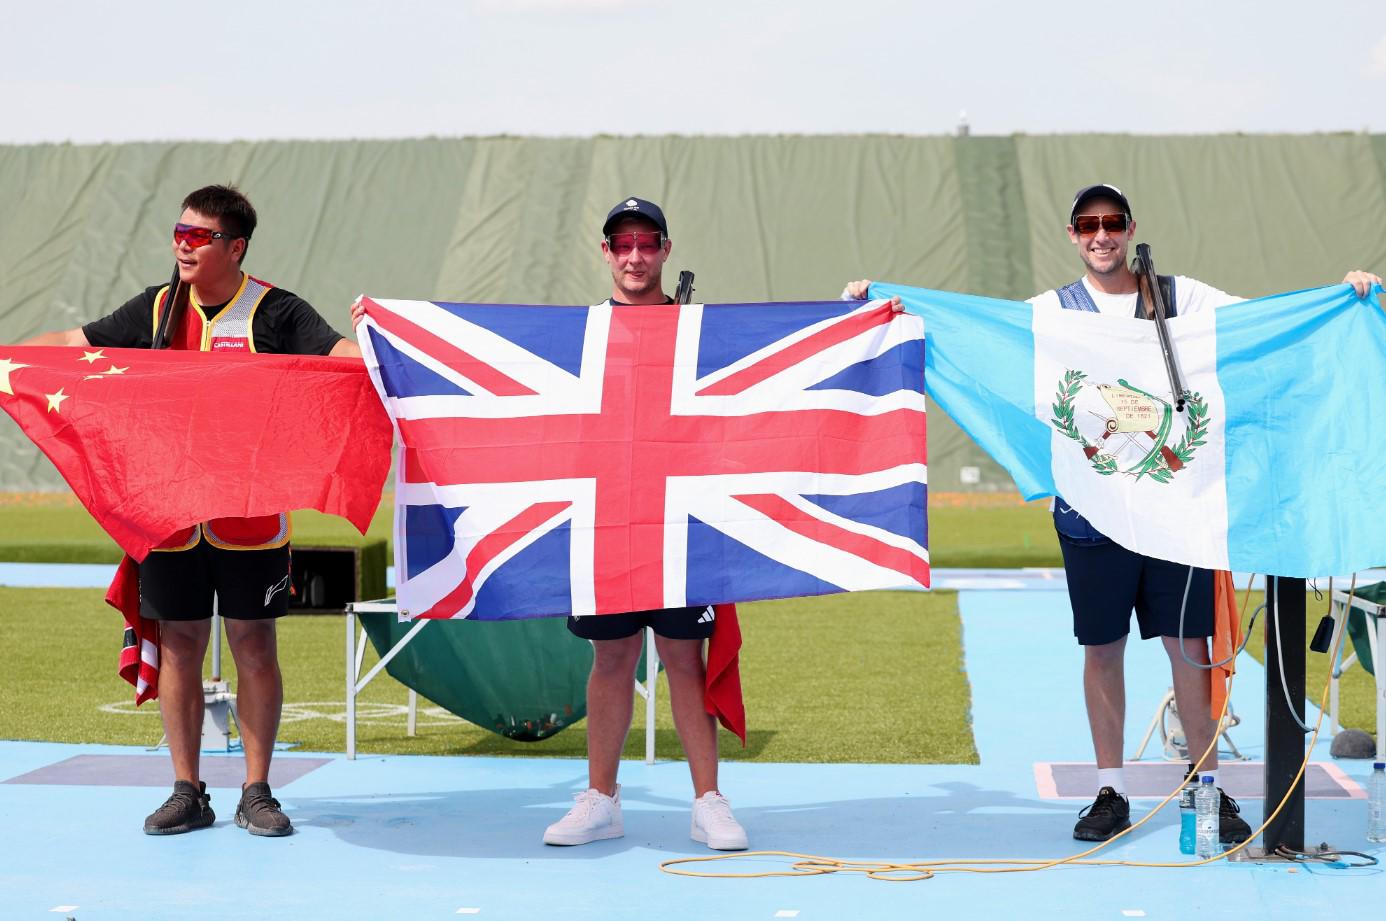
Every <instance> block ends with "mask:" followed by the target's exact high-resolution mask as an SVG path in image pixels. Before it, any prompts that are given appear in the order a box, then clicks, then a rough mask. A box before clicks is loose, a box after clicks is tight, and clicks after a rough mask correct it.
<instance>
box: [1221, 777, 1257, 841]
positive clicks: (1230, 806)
mask: <svg viewBox="0 0 1386 921" xmlns="http://www.w3.org/2000/svg"><path fill="white" fill-rule="evenodd" d="M1241 811H1242V807H1241V806H1238V805H1237V801H1236V800H1234V799H1233V798H1232V797H1230V796H1228V795H1227V794H1226V793H1223V792H1222V787H1218V824H1219V826H1220V827H1219V831H1218V840H1220V841H1221V842H1222V843H1223V844H1241V843H1242V842H1243V841H1245V840H1246V839H1247V838H1250V837H1251V826H1250V825H1248V824H1246V821H1245V820H1244V819H1243V818H1242V817H1241V816H1240V815H1238V813H1240V812H1241Z"/></svg>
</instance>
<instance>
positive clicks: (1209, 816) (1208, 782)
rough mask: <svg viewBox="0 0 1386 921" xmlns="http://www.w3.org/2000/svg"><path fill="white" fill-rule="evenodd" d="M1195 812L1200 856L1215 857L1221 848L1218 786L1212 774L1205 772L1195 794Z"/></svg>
mask: <svg viewBox="0 0 1386 921" xmlns="http://www.w3.org/2000/svg"><path fill="white" fill-rule="evenodd" d="M1194 813H1195V814H1196V815H1197V817H1198V822H1197V825H1198V850H1197V852H1198V856H1199V857H1213V856H1215V855H1216V854H1217V853H1218V852H1219V850H1220V848H1219V841H1218V830H1219V829H1218V825H1219V822H1218V788H1217V787H1215V786H1213V777H1212V775H1211V774H1204V775H1203V776H1202V777H1201V778H1200V779H1199V783H1198V792H1197V793H1195V794H1194Z"/></svg>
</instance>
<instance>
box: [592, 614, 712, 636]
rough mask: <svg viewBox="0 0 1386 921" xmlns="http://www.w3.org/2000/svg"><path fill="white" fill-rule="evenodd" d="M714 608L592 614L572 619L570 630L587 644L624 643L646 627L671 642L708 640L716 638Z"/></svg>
mask: <svg viewBox="0 0 1386 921" xmlns="http://www.w3.org/2000/svg"><path fill="white" fill-rule="evenodd" d="M713 623H714V621H713V615H712V608H711V607H709V606H707V605H704V606H702V607H698V608H663V609H661V610H658V611H632V612H630V613H629V614H588V615H586V616H584V617H572V616H570V617H569V618H568V629H569V631H571V632H572V634H573V635H574V636H578V637H582V638H583V639H584V640H621V639H625V638H626V637H628V636H635V634H637V633H639V632H640V631H641V630H643V629H644V628H646V627H653V628H654V632H655V633H656V634H658V635H659V636H662V637H664V638H665V639H670V640H705V639H707V638H708V637H710V636H712V627H713Z"/></svg>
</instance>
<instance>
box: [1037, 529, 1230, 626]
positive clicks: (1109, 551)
mask: <svg viewBox="0 0 1386 921" xmlns="http://www.w3.org/2000/svg"><path fill="white" fill-rule="evenodd" d="M1059 549H1060V550H1062V551H1063V555H1064V571H1065V573H1066V575H1067V576H1068V600H1069V604H1070V605H1071V606H1072V607H1073V635H1074V636H1076V637H1077V638H1078V642H1079V644H1081V645H1083V646H1102V645H1104V644H1106V643H1114V642H1116V641H1117V640H1119V639H1121V638H1122V637H1124V636H1126V635H1127V634H1128V633H1130V632H1131V610H1132V609H1133V608H1134V609H1135V611H1136V621H1137V623H1139V624H1140V628H1141V639H1145V640H1148V639H1150V638H1152V637H1156V636H1179V635H1180V630H1179V609H1180V607H1181V605H1183V604H1184V588H1185V586H1186V585H1187V586H1188V590H1189V600H1188V604H1187V606H1185V608H1184V630H1183V635H1184V636H1186V637H1205V636H1212V634H1213V574H1212V573H1211V572H1209V571H1208V570H1206V569H1197V568H1195V569H1194V570H1193V582H1192V584H1189V567H1188V566H1185V565H1183V564H1182V563H1170V562H1168V561H1166V560H1156V559H1151V558H1150V557H1148V556H1142V555H1141V554H1139V553H1133V552H1131V551H1130V550H1127V549H1126V548H1125V547H1123V546H1121V545H1120V544H1117V543H1114V542H1113V541H1097V542H1091V541H1075V540H1070V539H1069V538H1066V537H1064V536H1063V535H1062V534H1061V535H1059Z"/></svg>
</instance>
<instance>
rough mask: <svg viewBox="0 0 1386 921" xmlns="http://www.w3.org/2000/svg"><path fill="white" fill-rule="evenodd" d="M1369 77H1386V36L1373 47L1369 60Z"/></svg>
mask: <svg viewBox="0 0 1386 921" xmlns="http://www.w3.org/2000/svg"><path fill="white" fill-rule="evenodd" d="M1367 76H1369V77H1386V35H1383V36H1381V40H1380V41H1379V42H1377V43H1376V44H1375V45H1373V46H1372V50H1371V55H1370V56H1369V58H1368V60H1367Z"/></svg>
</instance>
